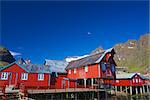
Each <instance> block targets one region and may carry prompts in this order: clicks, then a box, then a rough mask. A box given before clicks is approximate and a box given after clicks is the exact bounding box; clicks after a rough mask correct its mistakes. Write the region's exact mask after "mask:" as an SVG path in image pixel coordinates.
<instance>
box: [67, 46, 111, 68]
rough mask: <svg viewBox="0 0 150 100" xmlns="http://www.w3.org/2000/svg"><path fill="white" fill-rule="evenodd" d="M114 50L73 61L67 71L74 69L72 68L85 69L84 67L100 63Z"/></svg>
mask: <svg viewBox="0 0 150 100" xmlns="http://www.w3.org/2000/svg"><path fill="white" fill-rule="evenodd" d="M112 50H113V48H110V49H107V50H106V51H104V52H101V53H97V54H94V55H89V56H87V57H84V58H81V59H78V60H75V61H72V62H70V63H69V64H68V66H67V67H66V69H72V68H77V67H83V66H87V65H90V64H95V63H99V62H100V61H101V60H102V59H103V57H104V56H105V54H106V53H108V52H111V51H112Z"/></svg>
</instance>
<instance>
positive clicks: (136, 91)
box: [135, 86, 138, 94]
mask: <svg viewBox="0 0 150 100" xmlns="http://www.w3.org/2000/svg"><path fill="white" fill-rule="evenodd" d="M135 93H136V94H138V90H137V86H136V87H135Z"/></svg>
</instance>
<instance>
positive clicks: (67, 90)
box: [27, 88, 105, 94]
mask: <svg viewBox="0 0 150 100" xmlns="http://www.w3.org/2000/svg"><path fill="white" fill-rule="evenodd" d="M88 91H91V92H92V91H93V92H98V91H103V92H104V91H105V90H104V89H90V88H69V89H31V90H28V91H27V92H28V94H42V93H66V92H88Z"/></svg>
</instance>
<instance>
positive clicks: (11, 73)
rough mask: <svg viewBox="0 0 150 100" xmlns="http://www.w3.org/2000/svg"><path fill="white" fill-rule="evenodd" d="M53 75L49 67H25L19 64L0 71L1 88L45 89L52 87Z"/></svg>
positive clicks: (12, 64) (31, 65)
mask: <svg viewBox="0 0 150 100" xmlns="http://www.w3.org/2000/svg"><path fill="white" fill-rule="evenodd" d="M50 79H51V74H50V70H49V68H48V67H47V66H43V65H33V64H30V65H25V64H18V63H17V62H14V63H11V64H9V65H7V66H5V67H3V68H1V69H0V87H6V85H7V86H9V85H11V86H12V85H13V86H14V87H15V88H19V87H20V86H24V87H26V88H45V87H49V86H50Z"/></svg>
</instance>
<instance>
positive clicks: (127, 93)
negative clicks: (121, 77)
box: [125, 86, 128, 94]
mask: <svg viewBox="0 0 150 100" xmlns="http://www.w3.org/2000/svg"><path fill="white" fill-rule="evenodd" d="M125 88H126V94H128V87H127V86H125Z"/></svg>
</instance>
